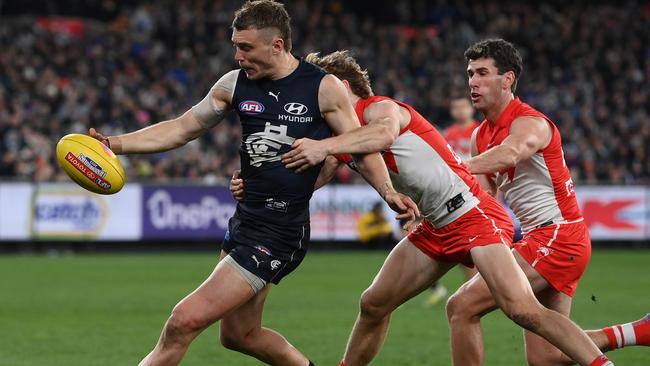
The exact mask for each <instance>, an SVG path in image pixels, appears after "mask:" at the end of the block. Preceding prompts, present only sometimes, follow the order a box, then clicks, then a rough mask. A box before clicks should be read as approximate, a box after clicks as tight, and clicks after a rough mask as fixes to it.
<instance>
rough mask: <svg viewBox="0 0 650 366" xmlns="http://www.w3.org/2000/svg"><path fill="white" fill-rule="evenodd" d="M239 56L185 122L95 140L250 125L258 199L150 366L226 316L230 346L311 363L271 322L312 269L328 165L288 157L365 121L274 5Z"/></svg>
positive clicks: (373, 166) (151, 140)
mask: <svg viewBox="0 0 650 366" xmlns="http://www.w3.org/2000/svg"><path fill="white" fill-rule="evenodd" d="M232 28H233V33H232V42H233V44H234V46H235V60H236V61H237V62H238V63H239V66H240V67H241V68H240V69H238V70H233V71H231V72H228V73H227V74H225V75H223V76H222V77H221V78H220V79H219V80H218V81H217V82H216V84H215V85H214V86H213V87H212V89H211V90H210V91H209V93H208V94H207V96H206V97H205V98H204V99H203V100H202V101H200V102H199V103H198V104H196V105H195V106H194V107H192V108H191V109H190V110H188V111H187V112H185V113H184V114H183V115H182V116H180V117H178V118H176V119H173V120H169V121H164V122H160V123H158V124H155V125H152V126H149V127H147V128H143V129H141V130H138V131H135V132H132V133H128V134H124V135H119V136H109V137H105V136H103V135H101V134H99V133H98V132H97V131H95V130H94V129H91V130H90V132H89V133H90V135H91V136H93V137H94V138H96V139H98V140H100V141H102V142H104V143H105V144H107V145H108V146H110V147H111V149H113V151H114V152H115V153H117V154H133V153H155V152H160V151H166V150H171V149H174V148H177V147H180V146H183V145H185V144H186V143H188V142H189V141H191V140H193V139H196V138H197V137H199V136H200V135H201V134H203V133H205V132H206V131H208V130H209V129H210V128H211V127H213V126H215V125H216V124H218V123H219V122H220V121H221V120H222V119H223V118H224V115H225V114H226V112H227V111H228V110H230V109H231V108H232V109H235V110H236V112H237V113H238V115H239V118H240V120H241V123H242V128H243V133H242V136H243V141H242V144H241V147H240V156H241V169H242V172H241V174H242V177H243V178H244V179H245V180H246V182H247V184H246V197H245V199H243V200H242V201H240V202H239V203H238V205H237V210H236V212H235V214H234V216H233V217H232V218H231V219H230V222H229V230H228V232H227V234H226V237H225V238H224V242H223V245H222V252H221V258H222V260H221V261H220V262H219V263H218V264H217V266H216V267H215V269H214V271H213V272H212V274H211V275H210V276H209V277H208V279H206V280H205V282H203V284H201V285H200V286H199V287H198V288H197V289H196V290H195V291H194V292H192V293H191V294H189V295H188V296H187V297H185V298H184V299H183V300H181V301H180V302H179V303H178V304H177V305H176V306H175V307H174V310H173V311H172V313H171V316H170V317H169V319H168V320H167V322H166V324H165V326H164V328H163V331H162V334H161V335H160V339H159V340H158V343H157V344H156V346H155V348H154V349H153V351H151V353H149V354H148V355H147V356H146V357H145V358H144V359H143V360H142V361H141V362H140V365H141V366H145V365H156V366H158V365H178V364H179V363H180V361H181V359H182V358H183V355H184V354H185V352H186V351H187V349H188V347H189V345H190V343H191V342H192V340H193V339H194V338H195V337H197V336H198V335H199V333H201V331H203V330H204V329H206V328H207V327H209V326H210V325H211V324H213V323H215V322H217V321H219V320H220V321H221V324H220V325H221V329H220V330H221V343H222V344H223V345H224V346H225V347H227V348H229V349H232V350H236V351H239V352H242V353H245V354H248V355H251V356H253V357H255V358H257V359H259V360H260V361H263V362H265V363H267V364H271V365H283V366H294V365H295V366H308V365H311V364H312V363H311V361H310V360H309V359H308V358H307V357H305V356H304V355H303V354H302V353H301V352H300V351H298V350H297V349H296V348H294V347H293V346H292V345H291V344H290V343H289V342H288V341H287V340H286V339H285V338H284V337H283V336H282V335H280V334H279V333H277V332H275V331H273V330H271V329H267V328H263V327H262V325H261V320H262V309H263V307H264V301H265V299H266V297H267V295H268V293H269V290H270V288H271V286H270V284H271V283H274V284H277V283H278V282H280V280H281V279H282V278H283V277H284V276H286V275H288V274H289V273H291V272H292V271H293V270H294V269H296V267H297V266H298V265H299V264H300V262H301V261H302V259H303V258H304V256H305V253H306V250H307V246H308V242H309V199H310V198H311V195H312V193H313V190H314V183H315V181H316V178H317V177H318V174H319V172H320V170H321V166H322V164H321V165H318V166H314V167H312V168H310V169H307V170H305V171H303V172H295V171H293V170H290V169H287V168H286V167H285V166H284V165H283V164H282V162H281V156H282V155H283V154H284V153H286V152H288V151H290V150H291V146H292V144H293V142H294V141H295V140H297V139H301V138H309V139H314V140H320V139H324V138H327V137H329V136H331V135H332V133H334V134H342V133H345V132H347V131H351V130H353V129H355V128H358V127H359V126H360V124H359V120H358V119H357V116H356V114H355V111H354V109H353V108H352V105H351V104H350V101H349V100H348V95H347V91H346V89H345V86H344V85H343V83H342V82H341V81H340V80H339V79H337V78H336V77H335V76H333V75H329V74H326V73H325V72H324V71H323V70H322V69H320V68H318V67H317V66H314V65H312V64H310V63H307V62H305V61H304V60H302V59H298V58H296V57H295V56H293V55H292V54H291V27H290V18H289V15H288V14H287V11H286V10H285V8H284V6H283V5H282V4H280V3H277V2H274V1H271V0H259V1H248V2H246V3H245V4H244V5H243V6H242V7H241V8H240V9H239V10H238V11H237V12H236V13H235V19H234V21H233V24H232ZM355 161H356V164H357V167H358V170H359V171H360V172H361V173H362V174H363V176H364V178H365V179H366V180H367V181H368V182H369V184H371V185H372V186H373V187H374V188H375V189H376V190H377V192H379V194H380V195H381V197H382V198H383V199H384V200H385V201H386V202H387V203H388V204H389V206H390V207H391V208H392V209H393V210H395V211H396V212H398V215H397V218H398V219H399V218H406V219H410V220H414V219H415V217H416V216H417V215H419V212H418V210H417V206H416V205H415V203H414V202H413V201H412V200H411V199H410V198H408V197H407V196H405V195H402V194H400V193H398V192H396V191H395V190H394V189H393V186H392V184H391V181H390V178H389V176H388V171H387V169H386V165H385V164H384V161H383V160H382V158H381V156H380V155H379V154H378V153H373V154H366V155H357V156H355Z"/></svg>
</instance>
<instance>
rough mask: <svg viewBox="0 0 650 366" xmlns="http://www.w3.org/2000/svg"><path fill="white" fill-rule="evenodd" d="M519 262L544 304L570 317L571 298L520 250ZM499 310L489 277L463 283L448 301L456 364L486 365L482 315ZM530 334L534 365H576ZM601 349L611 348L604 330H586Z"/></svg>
mask: <svg viewBox="0 0 650 366" xmlns="http://www.w3.org/2000/svg"><path fill="white" fill-rule="evenodd" d="M513 253H514V256H515V259H516V261H517V264H519V266H520V267H521V268H522V270H523V271H524V274H525V275H526V277H527V278H528V281H529V282H530V284H531V288H532V289H533V292H535V294H536V296H537V299H538V300H539V301H540V303H541V304H542V305H544V306H546V307H547V308H549V309H551V310H554V311H557V312H558V313H560V314H562V315H565V316H567V317H568V316H569V314H570V310H571V298H570V297H568V296H567V295H564V294H561V293H558V292H557V291H555V289H553V288H552V287H551V286H550V284H549V283H548V282H547V281H546V280H545V279H544V278H543V277H542V276H541V275H540V274H539V273H538V272H537V271H536V270H535V269H534V268H533V267H531V266H530V264H529V263H528V262H526V260H525V259H523V258H522V257H521V255H520V254H519V253H518V252H513ZM560 295H564V296H560ZM495 309H497V306H496V302H495V301H494V298H493V297H492V294H491V293H490V290H489V288H488V287H487V284H486V283H485V280H483V279H482V278H481V277H480V276H479V277H477V278H474V279H473V280H472V281H471V282H468V283H466V284H465V285H463V286H462V287H461V288H460V289H459V290H458V291H457V292H456V293H455V294H454V295H452V296H451V297H450V298H449V301H448V303H447V316H448V318H449V324H450V332H451V348H452V358H453V363H454V365H468V366H473V365H483V352H484V349H483V337H482V334H481V325H480V318H481V317H482V316H483V315H485V314H487V313H489V312H491V311H493V310H495ZM525 333H526V355H527V358H528V362H529V364H530V365H573V364H575V362H574V361H573V360H571V359H570V358H569V357H568V356H566V355H565V354H564V353H562V352H560V351H559V350H558V349H557V348H555V347H554V346H553V345H551V344H550V343H548V341H546V340H545V339H544V338H542V337H539V336H538V335H535V334H534V333H531V332H529V331H525ZM586 333H587V335H588V336H589V337H590V338H591V340H592V341H593V342H594V343H595V344H596V346H598V347H599V348H600V349H601V351H603V352H606V351H608V350H609V348H610V347H609V346H608V342H607V337H606V336H605V334H604V332H603V331H602V330H590V331H586Z"/></svg>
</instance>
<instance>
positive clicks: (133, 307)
mask: <svg viewBox="0 0 650 366" xmlns="http://www.w3.org/2000/svg"><path fill="white" fill-rule="evenodd" d="M384 257H385V253H380V252H374V253H361V252H336V253H312V254H310V255H308V256H307V258H306V260H305V262H304V263H303V265H302V266H301V267H300V268H299V269H298V270H297V271H296V272H295V273H294V274H293V275H292V276H290V277H289V278H287V279H285V280H284V281H283V283H282V284H281V285H280V286H277V287H276V288H274V289H273V290H272V291H271V294H270V296H269V300H268V301H267V306H266V311H265V318H264V324H265V325H266V326H270V327H272V328H275V329H277V330H279V331H280V332H282V333H283V334H284V335H285V336H286V337H287V338H288V339H289V340H290V341H291V342H292V343H293V344H294V345H295V346H297V347H298V348H299V349H301V350H302V351H303V352H304V353H305V354H306V355H307V356H308V357H310V358H312V359H313V360H314V362H315V363H316V364H317V365H337V364H338V360H339V359H340V357H341V355H342V352H343V349H344V346H345V342H346V340H347V337H348V334H349V332H350V329H351V326H352V324H353V322H354V319H355V317H356V314H357V301H358V297H359V294H360V293H361V292H362V290H363V289H364V288H365V287H366V286H367V285H368V284H369V283H370V281H371V280H372V278H373V276H374V274H375V273H376V272H377V270H378V269H379V267H380V266H381V263H382V261H383V259H384ZM215 258H216V257H215V255H211V254H198V255H197V254H192V255H188V254H152V255H149V254H146V255H145V254H137V255H131V254H128V255H127V254H124V255H122V254H120V255H97V256H95V255H93V256H88V255H79V256H62V257H46V256H4V257H0V365H7V366H23V365H24V366H27V365H29V366H34V365H39V366H45V365H66V366H76V365H83V366H93V365H102V366H105V365H136V364H137V363H138V361H139V360H140V358H141V357H142V356H143V355H145V354H146V353H147V352H148V351H149V350H150V349H151V347H153V345H154V343H155V341H156V340H157V338H158V335H159V332H160V329H161V326H162V325H163V322H164V321H165V319H166V318H167V316H168V314H169V312H170V311H171V309H172V307H173V306H174V304H175V303H176V302H177V301H178V300H179V299H180V298H182V297H183V296H184V295H185V294H187V293H188V292H189V291H191V290H193V289H194V288H195V287H196V286H197V285H198V284H199V283H200V282H201V281H202V280H203V279H204V278H205V277H206V276H207V275H208V274H209V273H210V271H211V270H212V268H213V266H214V265H215V262H216V259H215ZM648 263H650V251H609V250H601V251H595V252H594V255H593V257H592V262H591V264H590V266H589V269H588V271H587V273H586V275H585V277H584V279H583V281H582V283H581V286H580V288H579V290H578V293H577V294H576V296H575V300H574V308H573V310H574V315H573V319H574V320H575V321H577V322H578V323H579V324H580V325H581V326H583V327H584V328H594V327H601V326H604V325H608V324H610V323H612V322H619V321H630V320H635V319H637V318H639V317H641V316H642V315H644V314H645V313H646V312H648V311H650V266H649V265H648ZM460 281H461V271H460V270H452V271H451V272H450V273H449V274H448V275H447V276H446V277H445V278H444V279H443V281H442V282H443V283H444V284H445V285H446V286H447V287H448V288H449V289H450V290H453V289H455V288H456V287H457V286H458V285H459V283H460ZM592 296H595V299H596V300H595V301H593V300H592ZM423 301H424V297H423V296H422V295H421V296H419V297H417V298H415V299H413V300H411V301H410V302H409V303H407V304H406V305H404V306H403V307H401V308H400V309H398V310H397V311H396V313H395V315H394V317H393V321H392V325H391V329H390V332H389V335H388V338H387V341H386V344H385V346H384V349H383V350H382V352H381V353H380V355H379V357H378V358H377V359H376V361H375V362H374V363H373V364H374V365H449V364H450V354H449V348H448V347H449V346H448V343H449V338H448V334H447V333H448V331H447V324H446V318H445V316H444V306H443V305H438V306H437V307H435V308H433V309H426V308H424V306H423ZM484 334H485V337H486V347H487V354H486V365H495V366H496V365H498V366H508V365H523V364H525V362H524V356H523V346H522V337H521V331H520V330H519V329H518V328H517V327H516V326H515V325H514V324H512V323H511V322H510V321H509V320H508V319H506V318H505V317H504V316H503V315H502V314H501V313H493V314H490V315H489V316H487V317H486V318H485V320H484ZM611 357H612V359H613V360H614V361H615V362H617V365H628V366H647V365H650V349H647V348H645V349H644V348H640V347H635V348H627V349H624V350H619V351H616V352H613V353H611ZM183 364H184V365H228V366H233V365H257V364H259V362H257V361H255V360H253V359H251V358H248V357H247V356H243V355H240V354H238V353H235V352H231V351H228V350H226V349H224V348H222V347H221V346H220V345H219V341H218V328H217V327H216V326H213V327H211V328H209V329H208V330H207V331H206V332H204V333H203V334H202V335H201V336H200V337H199V338H198V339H197V340H196V341H195V342H194V344H193V345H192V347H191V348H190V350H189V352H188V354H187V356H186V358H185V360H184V363H183Z"/></svg>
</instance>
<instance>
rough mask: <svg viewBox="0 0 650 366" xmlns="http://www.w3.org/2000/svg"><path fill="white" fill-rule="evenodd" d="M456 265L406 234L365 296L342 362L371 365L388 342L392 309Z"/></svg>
mask: <svg viewBox="0 0 650 366" xmlns="http://www.w3.org/2000/svg"><path fill="white" fill-rule="evenodd" d="M453 266H454V265H453V264H449V263H439V262H436V261H434V260H433V259H431V258H430V257H429V256H427V255H426V254H424V253H422V252H421V251H420V250H419V249H418V248H416V247H415V246H414V245H413V244H411V242H410V241H409V240H408V239H407V238H405V239H402V241H400V242H399V244H397V246H396V247H395V248H394V249H393V250H392V251H391V253H390V254H389V255H388V258H386V261H385V262H384V264H383V266H382V267H381V270H380V271H379V273H378V274H377V276H376V277H375V279H374V281H373V282H372V284H371V285H370V287H369V288H368V289H367V290H366V291H364V293H363V295H362V296H361V302H360V311H359V317H358V318H357V321H356V323H355V324H354V328H353V329H352V333H351V334H350V339H349V340H348V345H347V349H346V351H345V356H344V358H343V362H342V364H344V365H345V366H358V365H367V364H368V363H370V361H372V359H373V358H374V357H375V356H376V355H377V353H378V352H379V350H380V349H381V346H382V345H383V343H384V339H385V337H386V333H387V331H388V324H389V321H390V315H391V313H392V312H393V311H394V310H395V309H396V308H397V307H398V306H399V305H401V304H403V303H404V302H406V301H407V300H408V299H410V298H412V297H413V296H415V295H417V294H419V293H421V292H422V291H424V290H426V289H427V288H429V287H430V286H431V284H432V283H433V282H434V281H436V280H437V279H439V278H440V277H442V275H444V274H445V273H446V272H447V271H449V269H451V268H452V267H453Z"/></svg>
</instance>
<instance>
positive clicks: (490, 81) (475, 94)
mask: <svg viewBox="0 0 650 366" xmlns="http://www.w3.org/2000/svg"><path fill="white" fill-rule="evenodd" d="M505 75H506V74H503V75H499V70H498V69H497V67H496V66H495V65H494V59H492V58H480V59H478V60H470V61H469V64H468V65H467V76H468V78H469V89H470V93H471V94H470V96H471V99H472V104H473V105H474V107H475V108H476V109H478V110H480V111H485V110H487V109H489V108H490V107H492V106H494V105H496V104H498V103H499V99H500V98H501V97H502V96H503V94H504V92H506V91H509V88H510V87H509V86H508V85H507V83H506V82H505V80H504V79H505Z"/></svg>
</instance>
